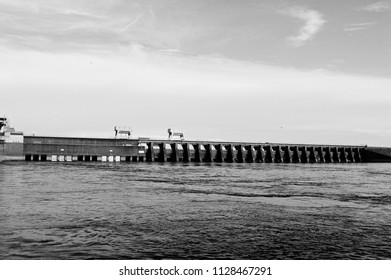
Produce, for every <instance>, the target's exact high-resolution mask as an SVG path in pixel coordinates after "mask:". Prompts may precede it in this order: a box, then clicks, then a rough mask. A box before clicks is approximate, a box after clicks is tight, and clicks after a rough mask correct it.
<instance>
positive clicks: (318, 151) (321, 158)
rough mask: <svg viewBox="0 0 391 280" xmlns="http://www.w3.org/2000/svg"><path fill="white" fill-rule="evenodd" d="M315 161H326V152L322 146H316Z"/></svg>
mask: <svg viewBox="0 0 391 280" xmlns="http://www.w3.org/2000/svg"><path fill="white" fill-rule="evenodd" d="M314 149H315V161H316V162H324V154H323V150H322V147H315V148H314Z"/></svg>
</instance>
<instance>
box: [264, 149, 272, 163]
mask: <svg viewBox="0 0 391 280" xmlns="http://www.w3.org/2000/svg"><path fill="white" fill-rule="evenodd" d="M263 149H264V150H265V161H264V162H267V163H271V162H273V152H272V147H270V146H264V147H263Z"/></svg>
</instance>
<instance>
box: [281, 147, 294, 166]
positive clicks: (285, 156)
mask: <svg viewBox="0 0 391 280" xmlns="http://www.w3.org/2000/svg"><path fill="white" fill-rule="evenodd" d="M281 150H282V162H284V163H290V162H291V157H292V156H291V151H290V147H289V146H284V147H281Z"/></svg>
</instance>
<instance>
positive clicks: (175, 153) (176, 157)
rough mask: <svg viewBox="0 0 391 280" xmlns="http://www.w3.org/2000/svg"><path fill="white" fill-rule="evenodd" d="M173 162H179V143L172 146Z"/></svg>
mask: <svg viewBox="0 0 391 280" xmlns="http://www.w3.org/2000/svg"><path fill="white" fill-rule="evenodd" d="M171 153H172V154H171V161H173V162H178V161H179V155H178V143H173V144H171Z"/></svg>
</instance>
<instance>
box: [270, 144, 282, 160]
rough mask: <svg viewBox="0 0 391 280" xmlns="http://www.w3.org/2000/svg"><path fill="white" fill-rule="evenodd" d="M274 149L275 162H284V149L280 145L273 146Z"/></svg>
mask: <svg viewBox="0 0 391 280" xmlns="http://www.w3.org/2000/svg"><path fill="white" fill-rule="evenodd" d="M272 149H273V150H274V159H273V161H274V162H275V163H281V162H282V151H281V147H280V146H276V147H272Z"/></svg>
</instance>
